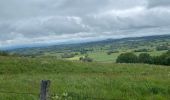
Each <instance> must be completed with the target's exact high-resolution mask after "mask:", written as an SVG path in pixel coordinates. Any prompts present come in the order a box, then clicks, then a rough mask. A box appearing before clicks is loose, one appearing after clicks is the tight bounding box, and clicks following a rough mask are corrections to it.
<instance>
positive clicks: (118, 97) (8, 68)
mask: <svg viewBox="0 0 170 100" xmlns="http://www.w3.org/2000/svg"><path fill="white" fill-rule="evenodd" d="M44 79H48V80H51V86H50V97H52V99H51V100H62V99H63V100H170V66H156V65H147V64H115V63H106V62H105V63H102V62H100V63H99V62H92V63H84V62H78V61H64V60H57V59H55V58H39V59H37V58H20V57H0V100H38V99H39V91H40V81H41V80H44ZM27 93H28V94H27ZM56 96H57V97H56ZM60 96H62V98H58V97H60ZM54 97H56V98H54ZM57 98H58V99H57Z"/></svg>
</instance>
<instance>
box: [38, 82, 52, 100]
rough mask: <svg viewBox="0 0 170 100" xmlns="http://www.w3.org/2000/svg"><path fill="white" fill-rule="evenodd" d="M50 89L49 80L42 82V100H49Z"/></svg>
mask: <svg viewBox="0 0 170 100" xmlns="http://www.w3.org/2000/svg"><path fill="white" fill-rule="evenodd" d="M49 87H50V81H49V80H42V81H41V90H40V100H49V98H48V91H49Z"/></svg>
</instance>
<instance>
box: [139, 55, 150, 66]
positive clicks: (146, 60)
mask: <svg viewBox="0 0 170 100" xmlns="http://www.w3.org/2000/svg"><path fill="white" fill-rule="evenodd" d="M138 61H139V62H140V63H148V64H151V63H153V60H152V57H151V56H150V55H149V54H148V53H141V54H140V55H139V57H138Z"/></svg>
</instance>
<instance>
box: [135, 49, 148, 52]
mask: <svg viewBox="0 0 170 100" xmlns="http://www.w3.org/2000/svg"><path fill="white" fill-rule="evenodd" d="M149 51H151V50H149V49H137V50H134V52H149Z"/></svg>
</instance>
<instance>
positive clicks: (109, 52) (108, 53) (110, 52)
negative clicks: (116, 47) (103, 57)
mask: <svg viewBox="0 0 170 100" xmlns="http://www.w3.org/2000/svg"><path fill="white" fill-rule="evenodd" d="M112 53H119V51H108V52H107V55H111V54H112Z"/></svg>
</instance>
